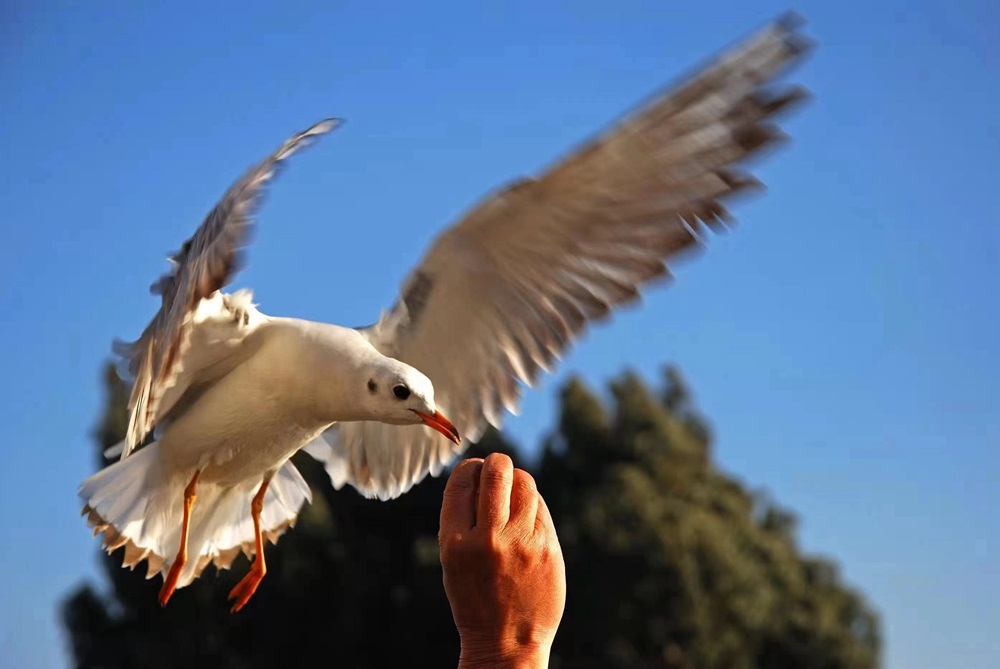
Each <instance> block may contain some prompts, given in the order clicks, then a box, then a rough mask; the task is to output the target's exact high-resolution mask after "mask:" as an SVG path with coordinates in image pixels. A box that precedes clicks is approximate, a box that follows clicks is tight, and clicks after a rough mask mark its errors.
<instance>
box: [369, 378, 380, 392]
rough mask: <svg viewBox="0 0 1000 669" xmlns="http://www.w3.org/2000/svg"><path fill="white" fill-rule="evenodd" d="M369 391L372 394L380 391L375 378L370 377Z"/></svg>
mask: <svg viewBox="0 0 1000 669" xmlns="http://www.w3.org/2000/svg"><path fill="white" fill-rule="evenodd" d="M368 392H370V393H371V394H372V395H374V394H375V393H377V392H378V384H377V383H375V379H368Z"/></svg>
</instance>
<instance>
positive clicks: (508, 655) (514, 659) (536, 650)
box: [458, 645, 549, 669]
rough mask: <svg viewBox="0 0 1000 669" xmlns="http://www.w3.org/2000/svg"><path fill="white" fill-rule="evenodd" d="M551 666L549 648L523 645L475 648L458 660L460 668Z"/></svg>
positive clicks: (509, 668) (524, 668)
mask: <svg viewBox="0 0 1000 669" xmlns="http://www.w3.org/2000/svg"><path fill="white" fill-rule="evenodd" d="M548 666H549V648H548V646H546V647H544V648H540V647H529V646H522V647H519V648H516V649H508V650H503V651H501V650H499V649H496V648H494V649H489V648H474V649H469V650H466V648H465V646H464V645H463V646H462V654H461V656H460V657H459V660H458V669H546V667H548Z"/></svg>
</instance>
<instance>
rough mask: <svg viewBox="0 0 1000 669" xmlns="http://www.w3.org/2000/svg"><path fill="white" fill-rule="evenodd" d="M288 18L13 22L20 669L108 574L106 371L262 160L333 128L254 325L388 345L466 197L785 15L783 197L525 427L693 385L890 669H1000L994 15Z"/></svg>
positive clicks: (245, 7)
mask: <svg viewBox="0 0 1000 669" xmlns="http://www.w3.org/2000/svg"><path fill="white" fill-rule="evenodd" d="M140 4H141V7H140ZM209 4H212V5H213V6H212V7H209ZM155 5H159V6H158V7H157V6H155ZM282 7H283V8H281V9H278V8H277V3H275V5H274V6H264V5H261V4H260V3H238V4H237V3H229V4H228V5H227V4H226V3H184V2H172V3H124V2H119V3H110V2H104V3H100V2H93V3H74V4H73V5H72V6H70V3H63V4H59V3H51V2H45V1H43V0H34V1H32V2H28V1H27V0H13V1H8V2H5V3H4V4H3V7H2V8H0V31H2V32H0V117H2V118H3V122H2V123H0V155H2V156H3V158H4V159H3V161H2V162H0V211H2V216H0V219H2V220H0V369H2V370H3V373H4V377H5V378H6V379H7V380H8V383H6V384H3V385H2V386H0V422H2V424H3V426H4V431H5V435H4V442H5V444H4V446H3V448H2V450H0V509H2V514H3V518H4V530H3V538H2V540H0V573H2V574H3V577H2V578H0V657H3V658H5V660H6V663H8V664H9V666H16V667H23V668H32V667H52V666H64V665H65V664H66V660H65V659H64V647H63V644H64V639H63V636H62V633H61V630H60V628H59V626H58V625H59V623H58V617H57V615H58V613H57V609H56V605H57V602H58V600H59V599H60V598H61V597H62V596H63V595H65V594H66V593H67V592H68V591H69V590H70V589H71V588H72V587H74V586H76V585H78V584H79V583H80V582H81V581H83V580H84V579H93V578H95V577H96V575H97V569H96V564H97V563H96V554H97V542H96V540H94V539H92V538H91V537H90V533H89V532H88V530H87V529H86V528H85V526H84V524H83V522H82V520H81V519H80V518H79V516H78V511H79V502H78V500H77V499H76V487H77V484H78V483H79V482H80V481H81V480H82V479H83V478H84V477H86V476H87V475H88V474H89V473H90V472H91V468H92V466H93V463H94V448H93V445H92V443H91V440H90V433H91V430H92V428H93V426H94V424H95V421H96V419H97V416H98V414H99V411H100V408H101V404H102V401H103V398H102V396H101V392H100V385H99V370H100V367H101V364H102V362H103V361H104V360H105V359H106V358H107V356H108V352H109V345H110V342H111V340H112V338H113V337H126V338H132V337H134V336H136V335H137V334H138V333H139V331H140V329H141V328H142V327H143V326H144V324H145V323H146V321H147V320H148V318H149V317H150V316H151V315H152V313H153V310H154V309H155V307H156V303H155V302H154V300H153V299H152V298H151V297H150V296H149V295H148V294H147V292H146V289H147V286H148V285H149V283H150V282H151V281H152V280H153V279H155V278H156V277H157V276H158V275H159V274H160V272H161V271H163V269H164V268H165V260H164V258H165V256H166V254H167V252H169V251H172V250H173V249H175V248H176V247H177V246H178V244H179V243H180V242H181V241H183V239H184V238H186V237H187V236H188V235H189V234H190V233H191V231H192V230H193V229H194V227H195V226H196V225H197V224H198V223H199V222H200V221H201V219H202V217H203V216H204V214H205V213H206V212H207V211H208V209H209V208H210V207H211V206H212V205H213V204H214V202H215V200H216V198H217V197H218V196H219V195H220V194H221V193H222V192H223V191H224V189H225V188H226V187H227V186H228V185H229V184H230V183H231V182H232V181H233V180H234V179H235V178H236V177H237V176H238V175H239V174H240V173H241V172H242V171H243V170H244V169H245V168H246V167H248V166H249V165H250V164H251V163H252V162H254V161H256V160H258V159H260V158H261V157H263V156H264V155H265V154H266V153H267V152H269V151H270V150H271V149H272V148H274V147H275V146H277V145H278V144H279V143H280V142H281V141H283V140H284V138H285V137H286V136H287V135H288V134H290V133H291V132H295V131H297V130H300V129H302V128H304V127H306V126H307V125H309V124H310V123H312V122H314V121H316V120H318V119H320V118H323V117H326V116H340V117H344V118H346V119H347V121H348V122H347V123H346V124H345V125H344V126H343V127H342V128H341V129H339V130H338V131H337V132H336V133H334V134H333V135H330V136H329V137H327V138H325V139H324V140H323V141H322V142H320V143H319V144H318V145H317V146H315V147H313V148H312V149H310V150H309V151H307V152H305V153H303V154H301V155H300V156H296V158H295V159H294V161H293V162H292V164H291V166H290V169H288V170H286V171H285V172H284V173H283V174H282V176H281V178H280V180H279V181H278V182H277V183H276V184H275V187H274V188H273V189H272V190H271V192H270V195H269V197H268V198H267V200H266V203H265V206H264V207H263V209H262V210H261V213H260V217H259V223H260V225H259V228H258V232H257V235H256V238H255V242H254V245H253V246H252V248H251V250H250V265H249V267H248V269H247V270H246V271H245V272H244V273H242V274H241V275H240V276H239V277H238V280H237V285H250V286H252V287H254V289H255V290H256V293H257V296H258V300H259V301H260V303H261V308H262V309H263V310H264V311H266V312H270V313H281V314H289V315H298V316H302V317H307V318H314V319H321V320H331V321H334V322H341V323H344V324H349V325H357V324H362V323H367V322H370V321H372V320H373V319H374V318H376V317H377V315H378V312H379V310H380V309H381V308H382V307H383V306H387V305H388V304H389V303H390V302H391V301H392V300H393V299H394V296H395V292H396V290H397V287H398V285H399V282H400V281H401V280H402V278H403V277H404V275H405V273H406V272H407V270H408V269H409V268H410V267H411V266H412V265H413V263H415V262H416V261H417V260H418V259H419V257H420V255H421V254H422V253H423V251H424V249H425V248H426V246H427V244H428V243H429V242H430V240H431V239H432V238H433V236H434V235H435V234H436V233H437V232H439V231H440V230H441V229H442V227H443V226H445V225H447V224H448V223H450V222H451V221H453V220H454V219H455V217H456V216H458V215H459V214H460V213H461V212H462V211H463V210H464V209H465V208H466V207H468V206H469V205H471V204H472V203H473V202H475V200H477V199H478V198H479V197H480V196H481V195H483V194H484V193H486V192H487V191H489V190H491V189H492V188H494V187H496V186H498V185H500V184H501V183H503V182H505V181H507V180H508V179H510V178H512V177H514V176H517V175H519V174H525V173H532V172H534V171H536V170H538V169H540V168H541V167H543V166H544V165H545V164H547V163H548V162H550V161H551V160H553V159H554V158H556V157H557V156H559V155H561V154H562V153H564V152H565V151H567V150H568V149H569V148H571V147H572V146H574V145H575V144H576V143H577V142H578V141H579V140H580V139H582V138H584V137H586V136H588V135H590V134H591V133H592V132H594V131H595V130H596V129H598V128H600V127H602V126H604V125H605V124H607V123H608V122H609V121H611V120H612V119H614V118H615V117H617V116H618V115H619V114H620V113H621V112H622V111H624V110H626V109H627V108H629V107H631V106H632V105H633V104H634V103H635V102H637V101H638V100H640V99H642V98H644V97H645V96H646V95H647V94H649V93H650V92H652V91H654V90H656V89H658V88H659V87H660V86H662V85H663V84H664V83H665V82H668V81H671V80H673V79H674V78H675V77H676V76H677V75H678V74H680V73H682V72H685V71H687V70H688V69H689V68H690V67H691V66H692V65H694V64H696V63H698V62H700V61H701V60H702V59H704V58H705V57H706V56H709V55H711V54H713V53H715V52H716V51H717V50H718V49H719V48H720V47H722V46H724V45H727V44H729V43H731V42H732V41H734V40H735V39H737V38H739V37H742V36H744V35H745V34H747V33H748V32H749V31H750V30H752V29H754V28H756V27H758V26H759V25H761V24H763V23H764V22H766V21H767V20H768V19H770V18H772V17H773V16H775V15H777V14H779V13H781V12H783V11H784V10H786V9H789V8H794V9H796V10H797V11H799V12H800V13H801V14H802V15H804V16H805V18H806V19H807V20H808V21H809V23H808V25H807V32H808V33H809V34H810V35H811V36H812V37H813V38H815V39H816V40H817V41H818V43H819V47H818V50H817V51H816V52H815V53H814V54H813V55H812V57H811V58H810V59H809V61H808V62H807V63H806V64H805V66H804V67H802V68H800V69H799V70H797V71H796V72H795V78H796V79H797V80H799V81H801V82H803V83H804V84H806V85H807V86H808V87H809V88H810V89H811V90H812V92H813V94H814V96H815V99H814V101H813V102H812V103H811V104H810V105H809V106H807V107H805V108H804V109H802V110H801V111H800V112H799V113H798V114H797V115H796V116H795V117H794V118H792V119H791V120H789V122H788V123H787V124H786V128H787V129H788V131H789V132H790V133H791V134H792V135H793V137H794V142H793V143H792V144H790V145H788V146H787V147H786V148H784V149H783V150H781V151H780V152H778V153H776V154H775V155H773V156H772V157H771V158H770V159H768V160H767V161H766V162H765V163H763V164H762V165H761V166H760V168H759V169H758V170H757V172H756V173H757V174H758V176H760V177H761V178H763V179H764V181H765V182H766V183H767V184H768V186H769V192H768V194H767V195H766V196H765V197H763V198H756V199H754V200H751V201H749V202H747V203H745V204H743V205H742V206H739V207H738V208H737V210H736V213H737V215H738V217H739V220H740V225H739V227H738V228H737V230H736V231H735V232H734V233H733V234H730V235H727V236H725V237H722V238H716V239H714V240H713V243H712V244H711V248H710V249H709V251H708V252H707V253H706V254H703V255H702V256H701V257H699V258H697V259H695V260H693V261H690V262H686V263H684V265H683V266H680V267H678V268H677V281H676V282H675V283H674V284H672V285H671V286H670V287H668V288H666V289H658V290H656V291H653V292H651V293H649V294H648V295H647V298H646V300H645V301H644V304H643V305H642V306H641V308H632V309H628V310H627V311H625V312H622V313H620V314H619V316H618V317H617V318H616V319H615V320H614V321H613V322H612V323H611V324H609V325H607V326H604V327H599V328H597V329H594V330H592V331H591V332H590V333H589V334H588V335H587V336H586V337H585V338H584V340H583V341H582V342H581V344H580V346H579V347H577V348H576V349H574V350H573V352H572V353H571V354H570V355H569V356H567V357H566V358H565V360H564V363H563V365H562V366H561V367H560V368H559V372H558V373H557V374H556V375H554V376H553V377H550V378H548V379H547V380H546V381H545V382H544V383H543V384H542V385H541V386H540V387H539V388H538V389H537V390H536V391H535V392H533V393H531V394H529V395H528V397H527V401H526V403H525V406H524V410H523V412H522V415H521V417H520V418H518V419H516V420H512V421H511V422H510V423H509V425H510V433H511V435H512V436H513V437H514V438H516V439H517V440H518V441H520V442H521V443H523V444H525V445H526V446H528V447H531V448H533V446H534V444H535V443H536V442H537V440H538V438H539V436H540V435H541V434H542V433H543V431H544V430H545V428H546V427H547V426H548V425H549V424H550V422H551V416H552V410H553V406H554V392H555V390H556V389H557V388H558V385H559V384H560V383H561V381H562V380H564V379H565V378H566V375H567V374H569V373H575V374H580V375H582V376H583V377H584V378H585V379H587V380H588V381H589V382H590V383H592V384H593V385H595V386H599V385H600V384H602V383H603V382H604V381H605V380H606V379H607V378H609V377H610V376H611V375H614V374H616V373H618V372H619V371H620V370H622V369H623V368H624V367H626V366H630V367H632V368H634V369H636V370H639V371H641V372H642V373H644V374H646V375H647V376H648V377H649V378H650V379H655V378H656V376H657V371H658V368H659V366H660V365H661V364H663V363H665V362H669V361H674V362H677V363H678V364H680V365H681V367H682V369H683V371H684V372H685V373H686V375H687V377H688V379H689V381H690V383H691V384H692V386H693V388H694V391H695V393H696V398H697V400H698V401H699V403H700V405H701V407H702V409H703V410H704V412H705V413H706V414H707V415H708V417H709V418H710V419H711V420H712V422H713V424H714V426H715V430H716V434H717V437H718V444H717V451H716V452H717V456H718V459H719V461H720V463H721V465H722V466H723V467H724V468H725V469H727V470H728V471H730V472H732V473H734V474H735V475H737V476H739V477H740V478H741V479H743V480H745V481H746V482H748V483H749V484H751V485H753V486H755V487H760V488H765V489H767V490H768V491H770V492H771V493H772V494H773V495H774V496H775V497H776V498H777V499H778V500H780V501H781V502H783V503H785V504H787V505H789V506H791V507H792V508H793V509H795V510H796V511H797V512H798V513H799V514H800V515H801V518H802V530H801V538H802V543H803V545H804V546H805V547H806V548H807V549H808V550H810V551H815V552H820V553H824V554H827V555H830V556H833V557H834V558H836V559H837V560H838V561H839V562H840V564H841V565H842V567H843V571H844V574H845V576H846V578H847V579H848V580H849V582H851V583H852V584H854V585H856V586H857V587H859V588H861V589H862V590H864V591H865V592H866V593H867V594H868V595H869V596H870V598H871V600H872V601H873V603H874V604H875V605H876V606H877V608H878V609H879V611H880V612H881V613H882V615H883V622H884V628H885V633H886V638H887V655H886V660H887V662H886V666H887V667H890V668H891V669H904V668H905V669H923V668H927V669H931V668H935V669H936V668H938V667H947V666H953V667H965V668H967V669H979V668H982V669H985V668H986V667H995V666H998V665H1000V638H998V637H997V635H996V630H997V629H1000V568H998V566H997V559H996V558H997V555H998V549H1000V540H998V537H1000V514H998V513H997V509H998V508H1000V492H998V490H1000V449H998V448H997V445H998V442H1000V392H998V379H1000V316H998V315H997V314H998V300H997V297H996V289H997V284H998V281H997V279H998V274H1000V272H998V268H1000V227H998V222H1000V205H998V203H997V199H996V198H995V197H994V192H995V190H996V189H997V183H998V177H1000V170H998V163H1000V160H998V156H1000V10H998V9H997V5H996V3H992V5H991V3H990V2H989V0H967V1H960V2H947V3H946V2H928V1H924V2H906V3H904V2H901V1H899V0H888V1H885V2H881V3H864V4H862V3H856V2H842V3H831V2H800V3H798V4H796V5H786V4H783V3H777V2H772V1H770V0H768V1H766V2H753V3H746V2H740V1H738V0H702V1H700V2H697V3H678V2H671V3H665V2H633V1H630V0H618V1H617V2H614V3H603V2H593V1H590V2H575V3H570V2H560V3H529V2H506V3H500V2H490V3H459V2H455V3H437V2H435V3H421V4H420V6H419V8H418V7H417V4H416V3H412V4H410V3H406V4H404V3H397V4H395V5H393V4H384V5H382V6H381V7H379V8H375V7H373V6H371V5H367V4H366V3H363V2H314V3H313V2H307V3H297V4H296V3H285V4H283V5H282ZM543 492H544V491H543Z"/></svg>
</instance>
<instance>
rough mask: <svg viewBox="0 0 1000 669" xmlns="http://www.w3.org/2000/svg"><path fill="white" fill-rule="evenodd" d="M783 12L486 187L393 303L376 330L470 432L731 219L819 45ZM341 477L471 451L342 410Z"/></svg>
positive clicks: (409, 481)
mask: <svg viewBox="0 0 1000 669" xmlns="http://www.w3.org/2000/svg"><path fill="white" fill-rule="evenodd" d="M795 28H796V26H795V25H794V23H793V22H792V21H789V20H785V21H782V22H779V23H777V24H774V25H772V26H770V27H768V28H766V29H764V30H762V31H760V32H759V33H757V34H756V35H754V36H752V37H751V38H750V39H748V40H747V41H746V42H744V43H742V44H740V45H738V46H737V47H735V48H733V49H732V50H730V51H729V52H727V53H725V54H723V55H722V56H721V57H720V58H718V59H717V60H715V62H713V63H711V64H710V65H708V66H706V67H704V68H703V69H701V71H700V72H698V73H697V74H696V75H695V76H693V77H692V78H691V79H689V80H688V81H687V82H686V83H684V84H683V85H681V86H679V87H677V88H675V89H673V90H671V91H668V92H666V93H664V94H662V95H660V96H658V97H656V98H655V99H653V100H652V101H651V102H649V103H647V104H646V105H645V106H643V107H642V108H640V109H639V110H638V111H636V112H634V113H632V114H630V115H628V116H627V117H626V118H624V120H622V121H621V122H619V123H617V124H616V125H615V126H613V127H612V128H611V129H610V130H608V131H607V132H605V133H604V134H603V135H601V136H599V137H597V138H596V139H594V140H592V141H591V142H589V143H588V144H586V145H585V146H583V147H582V148H580V149H579V150H577V151H576V152H575V153H573V154H571V155H570V156H569V157H567V158H565V159H564V160H562V161H561V162H560V163H558V164H557V165H555V167H554V168H552V169H550V170H549V171H548V172H547V173H545V174H543V175H541V176H540V177H539V178H537V179H527V180H523V181H521V182H519V183H516V184H514V185H512V186H510V187H508V188H507V189H505V190H503V191H501V192H499V193H497V194H495V195H493V196H492V197H489V198H488V199H486V200H485V201H483V202H482V203H480V204H479V206H477V207H476V208H474V209H473V210H472V211H471V212H470V213H468V214H467V215H466V216H465V218H464V219H463V220H462V221H461V222H460V223H458V224H457V225H456V226H454V227H452V228H451V229H449V230H447V231H446V232H445V233H444V234H443V235H441V236H440V237H438V239H437V240H436V241H435V242H434V244H433V246H432V247H431V249H430V251H429V252H428V254H427V255H426V256H425V257H424V259H423V261H422V263H421V264H420V266H419V267H418V268H417V269H416V270H415V271H414V272H413V273H412V274H411V275H410V277H409V278H408V279H407V281H406V283H405V285H404V286H403V289H402V291H401V296H400V300H399V301H398V302H397V304H396V305H395V306H394V307H393V308H392V309H391V310H389V311H388V312H387V313H385V314H383V317H382V318H381V320H380V321H379V322H378V323H377V324H375V325H373V326H371V327H369V328H366V329H365V330H364V332H365V333H366V334H367V336H368V337H369V338H370V340H371V341H372V343H373V344H374V345H375V346H376V347H377V348H378V349H379V350H380V351H382V352H383V353H384V354H385V355H388V356H392V357H396V358H398V359H400V360H403V361H404V362H406V363H408V364H410V365H412V366H414V367H416V368H417V369H419V370H421V371H422V372H424V373H425V374H426V375H427V376H428V377H430V379H431V381H432V382H433V383H434V388H435V397H436V401H437V405H438V408H439V409H440V410H441V411H442V412H443V413H445V415H447V416H448V417H449V418H450V419H451V420H452V421H453V422H454V423H455V425H456V426H457V427H458V429H459V431H460V432H461V434H462V435H463V437H465V438H466V439H467V440H468V441H476V440H478V439H479V438H480V437H481V436H482V434H483V432H484V430H485V429H486V427H487V426H488V425H493V426H499V425H500V423H501V416H502V412H503V409H504V408H506V409H507V410H508V411H510V412H512V413H516V411H517V408H518V402H519V393H520V384H521V383H524V384H526V385H528V386H531V385H532V384H533V383H534V381H535V380H536V378H537V377H538V375H539V373H540V372H541V371H551V370H552V368H553V366H554V365H555V364H556V362H557V360H558V359H559V357H560V356H561V355H562V354H563V352H564V351H565V350H566V349H567V348H568V347H569V346H570V345H571V344H572V342H573V341H574V339H575V338H576V337H577V336H578V335H579V334H580V333H581V331H582V330H583V329H584V327H585V326H586V325H587V323H588V322H591V321H597V320H600V319H602V318H604V317H606V316H608V314H609V313H610V312H611V311H612V309H614V308H615V307H617V306H619V305H622V304H624V303H627V302H629V301H631V300H634V299H636V298H637V297H638V296H639V289H640V287H642V286H643V285H644V284H646V283H648V282H649V281H651V280H653V279H656V278H658V277H664V276H666V275H667V274H668V270H667V267H666V264H665V263H666V261H667V260H668V259H673V258H674V257H675V256H676V255H677V254H678V253H679V252H681V251H683V250H684V249H687V248H689V247H691V246H693V245H695V244H697V243H698V242H699V241H700V240H699V238H698V235H699V234H700V233H702V232H703V228H702V224H705V225H707V226H709V227H711V228H713V229H718V228H719V227H721V223H722V222H725V221H726V220H727V218H728V214H727V212H726V210H725V208H724V206H723V202H724V201H726V200H727V199H729V198H730V197H731V196H732V195H734V194H736V193H738V192H740V191H743V190H745V189H747V188H750V187H753V186H757V185H759V184H758V182H757V181H756V180H755V179H753V178H752V177H750V176H748V175H745V174H742V173H740V172H739V171H737V170H736V169H734V167H735V165H736V164H738V163H740V162H742V161H744V160H746V159H747V158H750V157H751V156H753V155H755V154H757V153H758V152H759V151H760V150H761V149H763V148H764V147H767V146H769V145H771V144H773V143H775V141H776V140H779V139H780V138H782V137H783V136H782V134H781V133H780V131H779V130H778V129H777V128H776V127H774V126H772V125H770V124H769V121H770V120H771V118H772V116H773V115H774V114H775V113H776V112H777V111H779V110H781V109H783V108H785V107H786V106H788V105H789V104H790V103H792V102H795V101H797V100H799V99H801V98H803V97H804V96H805V92H804V91H803V90H802V89H800V88H791V89H789V90H785V91H781V92H773V91H768V90H765V88H764V85H765V84H766V83H768V82H769V80H771V79H772V78H773V77H775V76H776V75H777V74H779V73H780V72H781V71H782V70H784V69H786V67H787V66H789V65H790V64H792V63H793V62H795V61H797V60H799V58H800V56H801V55H802V53H803V52H804V51H806V49H807V46H808V45H807V42H806V41H805V40H804V39H803V38H801V37H800V36H799V35H798V34H797V33H796V32H795ZM307 450H308V451H309V452H310V453H313V454H314V455H316V456H317V457H320V458H321V459H323V460H325V462H326V464H327V469H328V471H329V472H330V475H331V478H332V479H333V482H334V484H335V485H338V487H339V486H341V485H343V484H344V483H345V482H349V483H351V484H352V485H353V486H355V487H356V488H358V490H360V491H361V492H362V493H363V494H366V495H368V496H377V497H394V496H396V495H398V494H401V493H402V492H404V491H406V490H407V489H408V488H409V487H411V486H412V485H413V484H414V483H416V482H417V481H419V480H421V479H422V478H423V477H424V476H425V475H426V474H427V473H428V472H431V473H435V474H436V473H437V472H438V471H440V470H441V468H442V467H443V466H445V465H447V464H448V463H449V462H450V461H451V460H452V459H454V458H455V456H456V455H457V454H458V453H459V452H460V451H461V450H462V449H461V448H456V447H455V446H454V445H453V444H452V443H451V442H449V441H448V440H447V439H445V438H444V437H442V436H441V435H439V434H438V433H436V432H434V431H432V430H431V429H429V428H426V427H424V426H392V425H381V424H376V423H364V422H362V423H343V424H340V425H337V426H335V427H333V428H332V429H331V430H330V431H329V432H328V433H327V434H326V435H324V438H323V439H322V440H320V441H319V442H315V443H313V444H311V445H310V448H309V449H307Z"/></svg>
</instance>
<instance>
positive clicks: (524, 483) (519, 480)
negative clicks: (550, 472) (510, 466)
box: [514, 469, 538, 495]
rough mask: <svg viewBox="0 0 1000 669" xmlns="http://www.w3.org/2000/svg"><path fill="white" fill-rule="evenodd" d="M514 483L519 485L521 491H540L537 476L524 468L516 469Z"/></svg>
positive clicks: (530, 492)
mask: <svg viewBox="0 0 1000 669" xmlns="http://www.w3.org/2000/svg"><path fill="white" fill-rule="evenodd" d="M514 485H515V486H517V488H518V490H519V491H521V492H525V493H529V494H532V495H534V494H536V493H537V492H538V485H537V484H536V483H535V477H533V476H532V475H531V474H529V473H528V472H526V471H524V470H523V469H515V470H514Z"/></svg>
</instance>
